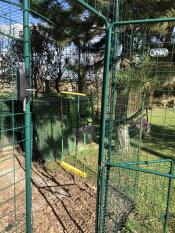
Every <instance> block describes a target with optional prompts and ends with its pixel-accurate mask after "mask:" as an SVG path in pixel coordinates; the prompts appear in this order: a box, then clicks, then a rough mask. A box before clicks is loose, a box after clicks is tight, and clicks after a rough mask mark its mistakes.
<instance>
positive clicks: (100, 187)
mask: <svg viewBox="0 0 175 233" xmlns="http://www.w3.org/2000/svg"><path fill="white" fill-rule="evenodd" d="M111 34H112V28H111V25H110V24H109V25H108V26H107V28H106V46H105V63H104V74H103V89H102V106H101V122H100V143H99V157H98V177H97V201H96V232H100V231H98V230H99V229H101V227H102V218H101V217H100V223H99V213H100V216H101V214H102V209H103V204H102V202H101V201H102V200H101V199H102V195H101V197H100V193H102V190H104V182H103V181H104V175H103V173H102V171H101V167H102V161H103V160H104V145H105V130H106V127H105V123H106V108H107V96H108V80H109V72H110V68H109V67H110V52H111ZM101 175H102V176H101ZM99 210H100V211H99Z"/></svg>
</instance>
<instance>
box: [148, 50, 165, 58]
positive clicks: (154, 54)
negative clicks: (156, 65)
mask: <svg viewBox="0 0 175 233" xmlns="http://www.w3.org/2000/svg"><path fill="white" fill-rule="evenodd" d="M168 53H169V51H168V49H166V48H156V49H150V52H149V54H150V56H151V57H167V56H168Z"/></svg>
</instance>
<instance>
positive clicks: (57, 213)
mask: <svg viewBox="0 0 175 233" xmlns="http://www.w3.org/2000/svg"><path fill="white" fill-rule="evenodd" d="M9 151H10V152H9V154H13V155H14V156H12V157H13V158H12V161H11V162H9V160H7V161H6V160H5V161H4V160H3V162H2V163H1V167H0V187H4V188H5V189H4V190H1V191H0V215H1V213H2V215H1V216H0V232H2V230H3V232H22V233H23V232H25V180H24V176H25V163H24V156H23V155H21V154H20V155H19V154H18V153H17V152H16V151H15V153H14V150H13V151H12V148H10V149H9ZM3 153H4V152H3ZM3 153H2V152H1V153H0V155H1V156H0V159H1V160H2V159H4V154H3ZM2 155H3V156H2ZM14 158H15V159H14ZM14 165H15V168H16V169H17V171H16V172H15V176H14V174H13V173H14V172H13V168H14ZM10 167H11V168H10ZM10 171H12V172H11V173H9V172H10ZM4 174H5V175H4ZM14 177H15V179H16V180H15V182H16V183H17V181H18V180H21V181H20V182H19V183H17V184H18V185H17V184H16V188H15V190H16V193H15V192H14V185H13V184H14ZM2 185H3V186H2ZM8 186H10V187H13V188H12V189H11V190H10V189H9V188H7V189H6V187H8ZM18 193H21V194H20V195H17V194H18ZM95 193H96V188H95V183H92V182H90V181H88V180H86V179H82V178H80V177H78V176H75V175H73V174H71V173H69V172H67V171H65V170H64V169H62V168H60V167H59V166H58V167H57V168H56V169H54V170H53V169H50V168H47V167H43V166H41V165H39V164H37V163H33V164H32V221H33V224H32V225H33V233H78V232H81V233H93V232H95ZM14 195H17V196H16V203H15V207H16V206H17V207H16V211H15V213H16V215H17V216H16V215H15V217H14V198H13V197H14ZM7 196H8V198H7ZM9 199H10V201H9ZM6 200H7V201H6ZM22 204H23V205H22ZM14 219H15V221H14ZM18 219H19V222H20V224H19V223H18V221H17V220H18Z"/></svg>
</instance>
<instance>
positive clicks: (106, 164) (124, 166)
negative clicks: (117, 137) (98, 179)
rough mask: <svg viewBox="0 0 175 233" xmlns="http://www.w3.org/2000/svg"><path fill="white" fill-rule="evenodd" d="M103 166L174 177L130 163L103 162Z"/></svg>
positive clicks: (173, 176) (174, 177) (174, 176)
mask: <svg viewBox="0 0 175 233" xmlns="http://www.w3.org/2000/svg"><path fill="white" fill-rule="evenodd" d="M105 166H109V167H119V168H125V169H128V170H132V171H140V172H144V173H148V174H152V175H157V176H162V177H167V178H173V179H175V175H173V174H167V173H162V172H157V171H153V170H148V169H144V168H140V167H133V166H132V165H124V164H114V163H105Z"/></svg>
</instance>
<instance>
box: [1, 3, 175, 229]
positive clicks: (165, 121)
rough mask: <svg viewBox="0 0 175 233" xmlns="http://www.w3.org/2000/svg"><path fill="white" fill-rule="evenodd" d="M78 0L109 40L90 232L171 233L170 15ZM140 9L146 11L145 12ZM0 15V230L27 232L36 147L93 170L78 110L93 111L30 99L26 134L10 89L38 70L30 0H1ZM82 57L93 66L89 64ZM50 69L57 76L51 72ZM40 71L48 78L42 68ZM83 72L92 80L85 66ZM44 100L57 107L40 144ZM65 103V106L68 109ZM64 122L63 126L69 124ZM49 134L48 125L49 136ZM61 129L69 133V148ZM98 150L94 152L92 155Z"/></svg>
mask: <svg viewBox="0 0 175 233" xmlns="http://www.w3.org/2000/svg"><path fill="white" fill-rule="evenodd" d="M76 2H77V3H79V4H80V5H81V6H83V7H84V9H85V12H86V10H88V12H90V13H92V14H94V15H95V16H96V17H97V18H99V19H100V27H101V28H100V29H103V30H101V31H100V32H101V34H102V35H100V36H101V37H102V39H104V38H105V40H106V45H105V46H103V47H102V52H101V54H99V56H102V57H103V55H104V54H105V59H104V61H103V63H104V71H103V88H102V100H101V119H100V120H101V123H100V127H99V128H100V137H99V139H98V140H97V142H96V143H97V144H98V143H99V157H98V181H97V208H96V216H97V217H96V232H99V233H102V232H104V233H105V232H106V233H109V232H110V233H112V232H150V233H151V232H154V231H155V232H158V233H159V232H164V233H165V232H169V233H171V232H174V231H175V228H174V221H175V192H174V189H175V181H174V179H175V175H174V149H175V148H174V141H175V140H174V139H175V134H174V127H175V111H174V103H175V100H174V94H175V93H174V86H173V85H174V84H173V83H174V81H173V80H174V71H175V67H174V59H175V58H174V45H175V41H174V34H173V33H174V27H175V18H160V19H159V18H157V19H147V17H148V16H145V18H146V19H142V13H139V11H138V10H137V9H139V1H135V2H134V1H118V0H116V1H114V2H113V1H109V2H106V4H104V2H101V1H82V0H77V1H76ZM170 2H171V1H170ZM156 4H159V3H156ZM160 4H162V3H160ZM144 6H145V9H144V10H145V11H146V9H147V8H146V7H148V6H147V5H144ZM157 6H158V5H157ZM0 9H1V13H0V39H1V41H0V54H1V58H0V88H1V89H0V111H1V115H0V140H1V148H0V184H1V183H2V185H1V187H0V196H1V197H2V198H1V199H0V209H1V210H2V211H1V213H2V215H1V216H0V220H1V221H0V232H6V231H11V232H25V231H26V232H28V233H30V232H31V190H30V163H31V151H32V148H33V147H35V146H36V147H37V149H38V151H40V152H41V153H42V155H41V158H42V159H43V160H47V159H46V155H45V154H44V153H45V152H47V155H48V152H49V150H50V148H51V147H52V149H51V150H52V151H51V155H49V156H51V157H52V156H53V155H55V154H57V156H58V155H59V154H60V157H61V159H65V160H66V159H68V162H70V163H72V164H73V165H77V166H79V167H80V168H82V167H83V169H86V165H87V163H88V162H89V163H90V165H91V164H92V163H94V161H93V158H92V157H90V156H89V161H85V160H86V159H87V153H88V154H91V151H90V149H89V148H88V145H87V143H88V140H87V135H86V132H87V131H84V130H83V128H85V127H87V126H89V125H88V124H91V123H92V122H89V120H90V121H91V119H89V116H88V117H86V116H82V114H81V111H82V112H83V114H84V113H85V114H87V113H88V111H89V110H88V109H87V108H86V105H85V104H84V103H81V101H82V102H83V101H84V100H83V97H81V98H79V97H71V98H67V99H66V98H65V97H64V98H63V96H59V97H58V96H57V97H55V96H54V97H52V98H51V97H49V98H50V100H51V99H52V101H50V100H49V99H44V98H40V99H39V98H38V99H36V100H35V99H34V100H33V101H32V105H33V107H34V108H33V112H34V113H36V114H35V118H36V119H34V118H33V122H34V123H37V124H35V126H34V131H35V132H37V133H36V134H33V135H32V133H31V128H32V127H31V114H30V99H28V101H27V105H26V107H25V112H24V111H23V110H22V106H20V103H19V102H17V91H16V90H17V85H16V84H17V82H16V79H17V75H16V74H17V68H18V66H22V65H23V66H24V67H25V69H26V71H27V73H28V75H29V77H30V67H31V66H32V69H33V70H32V72H34V68H35V67H34V63H31V61H30V52H29V51H30V46H29V44H30V36H29V35H30V33H29V15H28V14H29V1H27V0H24V1H23V4H22V5H21V4H19V2H18V1H16V0H14V1H8V0H1V1H0ZM147 10H148V9H147ZM32 13H33V14H34V11H32ZM86 13H87V12H86ZM159 13H160V12H159ZM36 14H37V13H36V12H35V15H36ZM38 16H39V17H41V18H42V19H43V21H44V20H45V21H47V22H50V23H53V22H51V21H49V19H45V18H44V17H42V15H39V14H38ZM153 17H154V15H153ZM155 17H160V14H159V15H158V14H157V13H156V15H155ZM31 22H32V20H31ZM31 28H32V27H31ZM34 29H35V28H34ZM70 36H71V35H70ZM31 37H32V35H31ZM84 43H86V42H84ZM104 47H105V49H104ZM21 48H23V49H22V50H21ZM80 49H81V48H80ZM104 50H105V51H104ZM21 51H22V52H21ZM68 51H70V48H69V49H68ZM16 56H17V57H16ZM35 56H36V59H37V58H38V57H39V56H40V60H42V59H43V60H44V58H42V54H36V53H35V54H34V56H33V57H32V59H34V57H35ZM79 58H80V56H79ZM73 59H74V58H73V57H72V60H73ZM75 59H76V60H77V57H76V58H75ZM80 60H81V58H80ZM80 60H79V63H78V64H79V67H78V70H79V71H81V67H80ZM33 61H34V60H33ZM62 61H63V60H62ZM86 61H87V64H88V65H87V66H86V67H88V68H89V69H90V65H89V64H90V62H89V60H88V59H86ZM41 65H45V64H44V63H42V64H41ZM49 65H50V64H49ZM52 65H53V66H54V65H55V64H51V66H52ZM81 65H82V67H83V63H82V64H81ZM66 69H68V68H66ZM50 72H51V73H52V74H53V75H55V73H54V72H55V71H54V70H51V71H50ZM95 72H97V70H95ZM33 74H34V73H33ZM71 74H72V73H71ZM79 74H80V72H79ZM43 75H46V76H48V70H45V73H42V74H41V76H43ZM88 75H89V77H91V75H92V72H91V70H90V72H88ZM99 76H100V75H99ZM77 77H78V76H77ZM48 83H49V82H48ZM48 83H47V84H48ZM49 84H50V85H51V83H49ZM35 85H36V83H34V87H35ZM48 86H49V85H47V88H48ZM75 91H77V90H75ZM53 99H54V101H53ZM49 101H50V102H52V104H53V105H54V106H57V107H56V108H55V109H54V110H53V112H51V113H52V117H51V119H49V123H48V127H49V128H50V129H49V130H50V131H52V130H53V131H54V132H52V134H51V135H48V137H47V139H48V140H49V138H50V141H48V143H47V141H46V144H44V142H43V141H44V139H43V138H42V135H43V131H42V132H40V128H39V127H40V124H41V125H42V123H43V122H44V120H46V119H43V118H44V117H43V115H42V116H39V115H38V116H37V111H40V113H41V112H42V111H41V109H42V106H43V105H44V106H45V105H46V103H49V105H50V102H49ZM71 101H72V102H71ZM41 102H42V103H41ZM70 102H71V104H70ZM62 103H64V107H63V106H62ZM67 103H69V104H68V105H69V106H68V108H66V109H64V108H65V107H66V106H67ZM72 103H73V104H72ZM21 105H22V104H21ZM81 106H82V108H84V109H81ZM62 107H63V108H62ZM37 108H38V109H39V110H37ZM35 111H36V112H35ZM64 111H66V114H64V113H65V112H64ZM71 111H72V114H70V112H71ZM90 111H91V110H90ZM47 114H48V113H47ZM47 114H46V116H47ZM65 116H66V117H67V118H69V124H67V121H66V123H65V119H64V118H65ZM42 117H43V118H42ZM87 118H88V119H87ZM90 118H91V116H90ZM85 121H87V122H85ZM53 124H55V126H56V127H54V128H53ZM66 124H67V125H66ZM97 125H98V126H99V122H98V123H97ZM66 127H67V128H66ZM46 128H47V127H46ZM63 128H64V131H63ZM49 130H48V129H46V131H47V133H48V132H49ZM67 133H69V134H71V135H70V141H71V142H70V143H69V138H67ZM92 134H93V133H92ZM80 135H81V137H80ZM91 136H92V135H91ZM65 137H66V139H65ZM55 138H56V140H55ZM58 138H59V143H58V144H57V145H55V143H57V140H58ZM32 140H33V142H34V144H33V147H32V145H31V141H32ZM66 144H67V146H66V147H67V148H66V150H65V145H66ZM69 144H70V150H69V146H68V145H69ZM41 147H42V148H43V151H42V149H41ZM95 147H96V145H95ZM71 148H72V149H71ZM47 149H48V150H47ZM77 149H78V150H79V151H80V152H81V151H82V154H81V153H80V154H79V153H77ZM96 149H97V148H95V151H96ZM24 152H25V153H24ZM95 153H96V152H94V151H93V150H92V154H93V156H94V154H95ZM24 154H25V156H24ZM67 154H71V155H73V156H70V157H68V155H67ZM79 156H80V157H79ZM53 157H54V156H53ZM72 157H73V159H72ZM94 157H95V159H96V160H97V156H94ZM54 159H55V158H54ZM78 160H79V162H81V163H80V164H78V163H79V162H78ZM95 162H96V161H95ZM82 164H83V165H82ZM7 168H8V169H7ZM1 200H2V201H1ZM1 213H0V214H1Z"/></svg>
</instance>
